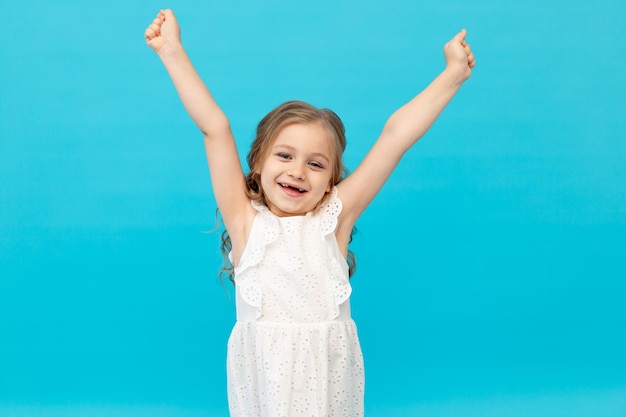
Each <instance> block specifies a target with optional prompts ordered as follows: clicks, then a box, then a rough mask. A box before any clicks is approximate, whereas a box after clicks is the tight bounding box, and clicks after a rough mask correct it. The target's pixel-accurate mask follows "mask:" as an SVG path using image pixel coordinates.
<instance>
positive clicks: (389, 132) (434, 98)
mask: <svg viewBox="0 0 626 417" xmlns="http://www.w3.org/2000/svg"><path fill="white" fill-rule="evenodd" d="M464 81H465V78H464V77H463V76H462V74H459V73H458V71H454V70H452V69H449V68H446V69H445V70H444V71H443V72H442V73H441V74H439V76H437V78H435V79H434V80H433V81H432V82H431V83H430V85H428V87H426V88H425V89H424V90H423V91H422V92H421V93H419V94H418V95H417V96H415V97H414V98H413V99H412V100H411V101H409V102H408V103H406V104H405V105H404V106H402V107H400V108H399V109H398V110H396V111H395V112H394V113H393V114H392V115H391V116H390V117H389V119H388V120H387V122H386V123H385V127H384V129H383V134H384V136H386V137H390V138H393V141H394V147H400V150H401V152H402V153H404V152H406V151H407V150H408V149H409V148H410V147H411V146H413V144H415V143H416V142H417V141H418V140H419V139H420V138H421V137H422V136H423V135H424V134H425V133H426V131H428V129H429V128H430V127H431V126H432V125H433V123H434V122H435V120H437V117H439V115H440V114H441V112H442V111H443V109H444V108H445V107H446V105H447V104H448V103H449V102H450V100H451V99H452V97H454V95H455V94H456V93H457V91H459V89H460V88H461V85H462V84H463V82H464Z"/></svg>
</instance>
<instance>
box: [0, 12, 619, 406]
mask: <svg viewBox="0 0 626 417" xmlns="http://www.w3.org/2000/svg"><path fill="white" fill-rule="evenodd" d="M161 7H172V8H174V9H175V11H176V13H177V16H178V18H179V21H180V23H181V26H182V31H183V41H184V44H185V46H186V48H187V50H188V52H189V54H190V56H191V57H192V59H193V61H194V63H195V65H196V67H197V68H198V70H199V72H200V73H201V75H202V77H203V78H204V79H205V81H206V82H207V83H208V85H209V86H210V88H211V89H212V90H213V92H214V94H215V96H216V98H217V100H218V101H219V102H220V104H221V105H222V107H223V108H224V110H225V111H226V113H227V114H228V115H229V117H230V119H231V123H232V125H233V129H234V133H235V135H236V137H237V138H238V143H239V146H240V152H241V154H242V157H243V156H244V155H245V154H246V152H247V149H248V146H249V143H250V141H251V139H252V137H253V132H254V128H255V125H256V123H257V122H258V121H259V120H260V119H261V117H262V116H263V115H264V114H265V113H266V112H267V111H269V110H270V109H271V108H273V107H274V106H275V105H277V104H279V103H281V102H283V101H285V100H288V99H301V100H306V101H309V102H311V103H313V104H315V105H317V106H322V107H330V108H332V109H333V110H335V111H336V112H337V113H338V114H339V115H340V116H341V117H342V119H343V120H344V122H345V124H346V126H347V134H348V141H349V143H348V150H347V153H346V157H345V160H346V163H347V165H348V166H349V167H350V168H352V169H354V168H355V167H356V166H357V164H358V162H359V161H360V160H361V158H362V157H363V156H364V154H365V152H366V151H367V149H368V148H369V147H370V146H371V144H372V143H373V141H374V140H375V139H376V137H377V135H378V133H379V132H380V130H381V128H382V125H383V123H384V121H385V120H386V118H387V117H388V115H389V114H390V113H391V112H392V111H393V110H394V109H395V108H397V107H398V106H399V105H401V104H403V103H404V102H406V101H407V100H409V99H410V98H411V97H412V96H413V95H415V94H416V93H418V92H419V91H420V90H421V89H422V88H423V87H425V86H426V85H427V83H428V82H429V81H430V80H431V79H432V78H434V77H435V76H436V75H437V73H438V72H439V71H441V70H442V69H443V65H444V61H443V55H442V52H441V47H442V46H443V44H444V43H445V42H446V41H447V40H448V39H449V38H450V37H451V36H452V35H454V34H455V33H456V32H457V31H458V30H459V29H461V28H462V27H467V28H468V30H469V36H468V41H469V42H470V43H471V45H472V47H473V49H474V51H475V53H476V57H477V63H478V66H477V68H476V69H475V72H474V75H473V76H472V78H471V79H470V81H469V82H468V83H467V84H466V85H465V86H464V87H463V88H462V90H461V91H460V93H459V94H458V95H457V97H456V98H455V99H454V101H453V102H452V103H451V104H450V106H449V107H448V108H447V109H446V110H445V112H444V114H443V115H442V116H441V118H440V119H439V120H438V121H437V123H436V124H435V126H434V127H433V128H432V129H431V131H430V132H429V133H428V134H427V136H426V137H425V138H424V139H423V140H422V141H421V142H419V143H418V144H417V145H416V146H415V147H414V149H412V150H411V151H410V152H409V153H408V154H407V155H406V157H405V158H404V160H403V161H402V163H401V164H400V166H399V167H398V169H397V170H396V172H395V173H394V175H393V176H392V178H391V179H390V181H389V183H388V184H387V185H386V187H385V188H384V189H383V191H382V192H381V194H380V196H379V197H378V199H377V200H375V202H374V203H373V204H372V205H371V207H370V208H369V209H368V211H367V212H366V213H365V214H364V215H363V217H362V218H361V220H360V222H359V224H358V227H359V229H360V232H359V234H358V235H357V237H356V239H355V242H354V245H353V250H354V251H355V252H356V253H357V256H358V258H359V265H358V271H357V274H356V275H355V277H354V278H353V281H352V283H353V286H354V294H353V314H354V316H355V319H356V321H357V323H358V325H359V330H360V336H361V342H362V345H363V350H364V354H365V360H366V368H367V379H366V382H367V394H366V411H367V414H366V415H368V416H386V417H389V416H407V415H428V416H458V415H463V416H481V417H482V416H513V417H514V416H533V417H535V416H550V417H553V416H568V417H569V416H603V417H604V416H626V356H625V355H624V352H625V351H626V336H625V332H624V329H625V321H626V303H624V298H625V295H626V283H625V281H624V278H625V277H626V256H625V255H626V147H625V146H624V144H623V141H624V137H625V135H624V131H625V128H626V117H624V116H625V114H626V77H625V76H624V68H625V67H626V42H625V41H624V39H625V38H626V30H625V29H624V24H623V21H624V16H626V3H624V2H623V1H622V0H598V1H593V2H592V1H581V0H573V1H564V0H555V1H550V2H547V1H537V0H530V1H525V2H505V1H497V0H479V1H473V2H468V1H455V0H442V1H438V2H416V1H397V0H391V1H385V2H374V1H366V2H356V1H346V2H338V1H326V0H324V1H317V2H314V3H313V2H289V1H284V0H275V1H266V2H255V1H243V0H242V1H235V2H230V3H226V2H203V1H191V0H190V1H173V2H172V3H171V4H169V5H168V4H161V3H157V2H155V1H151V0H150V1H148V0H146V1H127V2H122V1H119V0H111V1H110V2H108V3H107V4H106V6H104V5H103V4H101V3H98V2H95V3H94V2H78V1H67V0H65V1H64V0H59V1H55V2H45V1H41V0H30V1H28V0H25V1H23V2H17V1H11V2H9V4H5V5H4V6H3V19H2V20H3V24H2V38H3V39H2V41H1V42H0V54H1V56H2V58H1V61H0V62H1V63H0V415H2V416H20V417H22V416H27V417H30V416H45V417H48V416H50V417H52V416H85V415H90V416H115V417H118V416H133V417H137V416H139V417H141V416H148V415H149V416H161V415H162V416H183V417H191V416H193V417H195V416H218V415H219V416H224V415H226V413H227V411H226V410H227V404H226V388H225V387H226V383H225V367H224V360H225V354H226V349H225V346H226V339H227V337H228V334H229V331H230V328H231V326H232V324H233V321H234V302H233V300H232V298H231V297H230V296H229V294H228V292H226V291H225V290H224V289H223V288H222V287H220V285H219V283H218V281H217V271H218V269H219V266H220V264H221V256H220V253H219V250H218V241H219V239H218V234H216V233H207V232H210V231H211V229H213V227H214V226H215V217H214V216H215V203H214V201H213V198H212V194H211V189H210V183H209V176H208V173H207V169H206V162H205V159H204V154H203V146H202V141H201V136H200V134H199V132H198V131H197V129H196V128H195V126H194V125H193V123H192V122H191V120H190V119H189V118H188V116H187V115H186V113H185V112H184V110H183V108H182V106H181V105H180V103H179V101H178V98H177V96H176V93H175V91H174V89H173V87H172V85H171V83H170V81H169V79H168V77H167V74H166V72H165V70H164V69H163V68H162V66H161V64H160V62H159V60H158V58H157V57H156V55H155V54H154V53H153V52H152V51H151V50H149V48H148V47H146V46H145V44H144V40H143V31H144V29H145V27H146V25H147V24H148V23H149V22H150V21H151V20H152V18H153V17H154V15H155V14H156V12H157V11H158V9H159V8H161ZM231 292H232V291H231Z"/></svg>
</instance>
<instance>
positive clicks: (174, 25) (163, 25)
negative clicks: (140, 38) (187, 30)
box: [144, 9, 180, 52]
mask: <svg viewBox="0 0 626 417" xmlns="http://www.w3.org/2000/svg"><path fill="white" fill-rule="evenodd" d="M144 37H145V38H146V43H147V44H148V46H149V47H150V48H152V49H153V50H154V51H155V52H160V51H161V49H162V48H163V47H164V46H165V45H168V44H169V45H171V44H174V43H178V44H180V26H178V21H177V20H176V17H175V16H174V12H173V11H172V10H170V9H166V10H161V11H159V14H157V16H156V17H155V18H154V20H153V21H152V23H150V25H148V28H147V29H146V31H145V32H144Z"/></svg>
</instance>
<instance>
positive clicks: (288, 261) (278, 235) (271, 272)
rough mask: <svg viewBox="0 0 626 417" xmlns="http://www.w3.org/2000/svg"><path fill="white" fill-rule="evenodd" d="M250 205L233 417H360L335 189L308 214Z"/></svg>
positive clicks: (239, 277)
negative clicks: (287, 213)
mask: <svg viewBox="0 0 626 417" xmlns="http://www.w3.org/2000/svg"><path fill="white" fill-rule="evenodd" d="M252 204H253V207H254V208H255V209H256V210H257V212H258V213H257V216H256V218H255V221H254V224H253V226H252V230H251V232H250V237H249V239H248V244H247V246H246V248H245V250H244V252H243V255H242V257H241V259H240V261H239V265H238V267H237V268H236V269H235V282H236V296H237V323H236V324H235V327H234V328H233V331H232V333H231V336H230V338H229V342H228V359H227V372H228V397H229V407H230V413H231V417H244V416H245V417H300V416H302V417H304V416H306V417H316V416H319V417H322V416H323V417H358V416H362V415H363V390H364V372H363V357H362V354H361V348H360V345H359V340H358V336H357V331H356V325H355V324H354V322H353V321H352V319H351V317H350V303H349V297H350V294H351V291H352V289H351V286H350V283H349V280H348V266H347V263H346V261H345V259H344V257H343V255H342V254H341V251H340V249H339V247H338V245H337V240H336V238H335V233H334V232H335V228H336V227H337V217H338V216H339V214H340V213H341V209H342V204H341V200H340V199H339V198H338V196H337V190H336V188H333V190H332V191H331V195H330V196H329V198H328V199H327V201H326V202H325V203H324V204H323V206H322V207H320V208H319V209H318V210H316V211H315V212H310V213H307V214H306V215H305V216H293V217H277V216H275V215H274V214H273V213H272V212H271V211H270V210H269V209H268V208H267V207H265V206H264V205H262V204H259V203H256V202H253V203H252Z"/></svg>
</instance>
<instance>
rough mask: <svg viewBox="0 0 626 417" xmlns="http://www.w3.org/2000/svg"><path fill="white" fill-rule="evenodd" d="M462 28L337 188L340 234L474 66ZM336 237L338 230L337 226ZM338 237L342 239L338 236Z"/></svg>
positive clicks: (366, 203) (455, 91) (351, 222)
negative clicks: (441, 63)
mask: <svg viewBox="0 0 626 417" xmlns="http://www.w3.org/2000/svg"><path fill="white" fill-rule="evenodd" d="M466 34H467V32H466V31H465V29H464V30H462V31H461V32H459V33H458V34H457V35H456V36H454V38H452V40H450V41H449V42H448V43H446V45H445V46H444V56H445V59H446V68H445V69H444V71H443V72H442V73H441V74H439V76H437V78H435V79H434V80H433V81H432V82H431V83H430V85H428V87H426V88H425V89H424V90H423V91H422V92H421V93H419V94H418V95H417V96H415V97H414V98H413V99H412V100H411V101H409V102H408V103H406V104H405V105H404V106H402V107H400V108H399V109H398V110H397V111H396V112H395V113H393V114H392V115H391V117H389V119H388V120H387V122H386V123H385V126H384V128H383V131H382V132H381V135H380V137H379V138H378V140H377V141H376V143H375V144H374V146H373V147H372V149H371V150H370V151H369V153H368V154H367V155H366V157H365V158H364V159H363V161H362V162H361V164H360V165H359V167H358V168H357V169H356V170H355V171H354V172H353V173H352V174H351V175H350V176H349V177H348V178H346V179H345V180H344V181H342V182H341V183H339V185H338V189H339V194H340V197H341V200H342V202H343V206H344V209H343V211H342V214H341V216H342V217H341V218H340V227H341V228H342V230H343V233H344V234H345V233H348V231H349V230H351V228H352V226H353V225H354V222H356V219H357V218H358V216H359V215H360V214H361V213H362V212H363V210H365V208H366V207H367V205H368V204H369V203H370V202H371V201H372V199H373V198H374V197H375V196H376V194H377V193H378V191H380V189H381V187H382V186H383V184H384V183H385V181H386V180H387V178H389V176H390V175H391V173H392V172H393V170H394V169H395V167H396V166H397V164H398V162H399V161H400V159H401V158H402V155H404V153H405V152H406V151H407V150H408V149H409V148H411V146H413V145H414V144H415V143H416V142H417V141H418V140H419V139H420V138H421V137H422V136H423V135H424V134H425V133H426V131H427V130H428V129H429V128H430V127H431V126H432V124H433V123H434V122H435V120H436V119H437V117H438V116H439V114H441V112H442V111H443V109H444V108H445V107H446V105H447V104H448V103H449V102H450V100H451V99H452V97H454V95H455V94H456V93H457V91H458V90H459V88H461V85H462V84H463V83H464V82H465V81H466V80H467V79H468V78H469V77H470V75H471V72H472V68H474V65H475V62H474V54H473V53H472V51H471V49H470V47H469V45H468V44H467V43H466V42H465V36H466ZM337 233H338V238H339V237H340V236H339V234H340V233H341V230H339V229H338V231H337ZM340 240H341V239H340Z"/></svg>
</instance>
